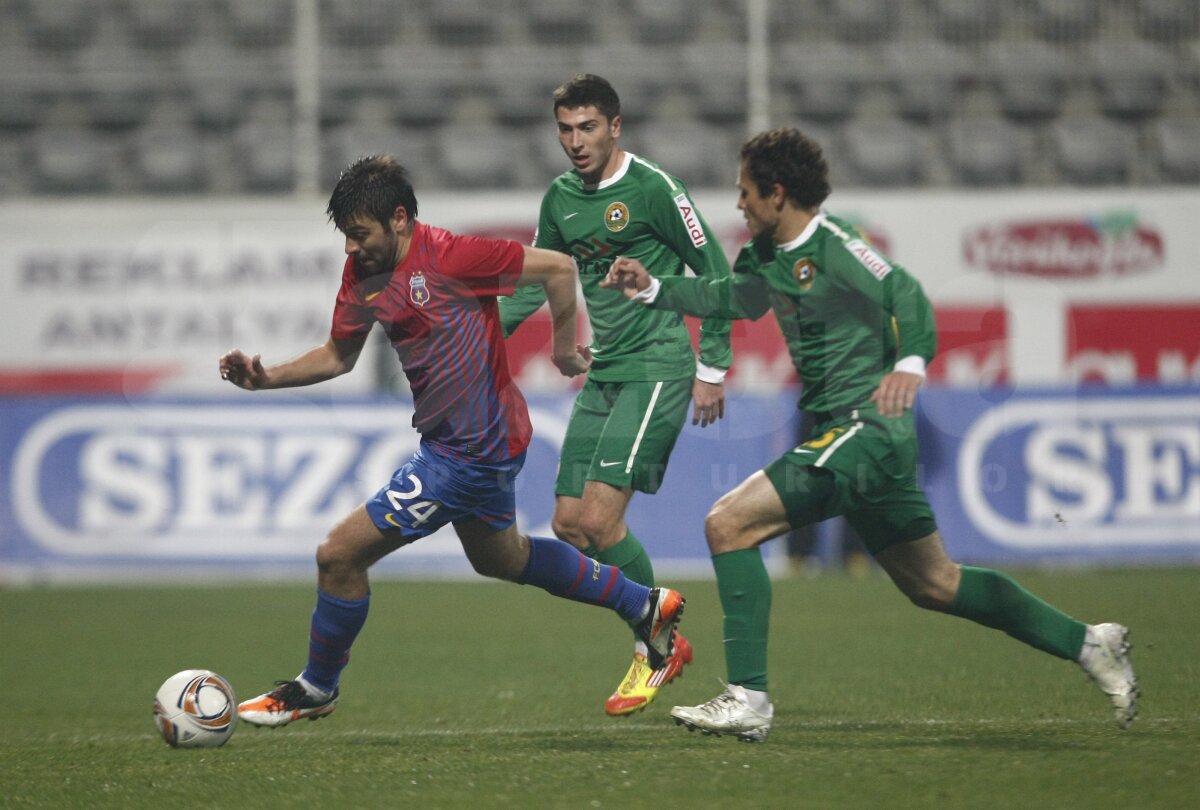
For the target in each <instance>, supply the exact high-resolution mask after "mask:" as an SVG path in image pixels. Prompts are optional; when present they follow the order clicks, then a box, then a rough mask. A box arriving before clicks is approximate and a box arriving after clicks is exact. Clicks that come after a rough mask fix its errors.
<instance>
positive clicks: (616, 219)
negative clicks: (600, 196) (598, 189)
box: [604, 202, 629, 233]
mask: <svg viewBox="0 0 1200 810" xmlns="http://www.w3.org/2000/svg"><path fill="white" fill-rule="evenodd" d="M628 224H629V206H627V205H626V204H625V203H623V202H614V203H609V206H608V208H606V209H605V210H604V227H606V228H608V229H609V230H610V231H612V232H613V233H618V232H620V231H623V230H625V226H626V225H628Z"/></svg>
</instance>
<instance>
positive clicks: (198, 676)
mask: <svg viewBox="0 0 1200 810" xmlns="http://www.w3.org/2000/svg"><path fill="white" fill-rule="evenodd" d="M154 722H155V724H156V725H157V726H158V730H159V733H161V734H162V736H163V739H164V740H166V741H167V745H169V746H171V747H172V748H216V747H217V746H218V745H224V744H225V743H226V742H227V741H228V740H229V738H230V737H232V736H233V728H234V725H235V724H236V723H237V698H236V697H234V695H233V687H232V686H230V685H229V681H227V680H225V679H224V678H222V677H221V676H220V675H218V674H217V673H215V672H209V671H208V670H207V669H185V670H184V671H183V672H176V673H175V674H174V675H172V676H171V677H170V678H167V680H166V681H165V682H164V683H163V685H162V686H160V687H159V688H158V694H157V695H155V696H154Z"/></svg>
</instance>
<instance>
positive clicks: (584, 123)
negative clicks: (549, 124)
mask: <svg viewBox="0 0 1200 810" xmlns="http://www.w3.org/2000/svg"><path fill="white" fill-rule="evenodd" d="M556 117H557V119H558V142H559V143H560V144H562V148H563V151H564V152H566V153H567V158H568V159H569V160H570V161H571V165H572V166H573V167H574V168H575V171H576V172H577V173H578V174H579V176H580V177H582V178H583V181H584V182H585V183H598V182H600V181H601V180H603V179H605V178H606V177H609V176H611V175H612V174H613V172H615V171H616V170H617V166H618V165H619V164H620V160H621V148H620V146H618V145H617V138H619V137H620V136H621V116H619V115H618V116H617V117H616V118H614V119H612V121H609V120H608V118H606V117H605V116H604V115H603V114H602V113H601V112H600V111H599V110H597V109H596V108H595V107H593V106H590V105H589V106H587V107H559V108H558V112H557V113H556Z"/></svg>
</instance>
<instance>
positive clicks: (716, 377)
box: [696, 360, 729, 385]
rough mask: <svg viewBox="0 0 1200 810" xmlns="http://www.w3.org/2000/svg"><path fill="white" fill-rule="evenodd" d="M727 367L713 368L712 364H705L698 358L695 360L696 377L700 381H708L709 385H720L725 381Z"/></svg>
mask: <svg viewBox="0 0 1200 810" xmlns="http://www.w3.org/2000/svg"><path fill="white" fill-rule="evenodd" d="M728 370H729V369H725V368H715V367H714V366H706V365H704V364H703V363H701V362H700V361H699V360H697V361H696V379H697V380H699V381H700V382H704V383H709V384H711V385H720V384H721V383H723V382H725V372H727V371H728Z"/></svg>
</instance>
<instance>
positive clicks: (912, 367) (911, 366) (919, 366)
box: [892, 354, 925, 377]
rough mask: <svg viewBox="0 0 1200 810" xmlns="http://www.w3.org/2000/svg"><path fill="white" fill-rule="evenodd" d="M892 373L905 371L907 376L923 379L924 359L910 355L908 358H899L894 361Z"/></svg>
mask: <svg viewBox="0 0 1200 810" xmlns="http://www.w3.org/2000/svg"><path fill="white" fill-rule="evenodd" d="M892 371H906V372H908V373H909V374H916V375H917V376H918V377H924V376H925V358H924V357H922V356H921V355H919V354H910V355H909V356H908V357H901V358H900V359H899V360H897V361H896V365H894V366H892Z"/></svg>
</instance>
